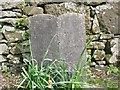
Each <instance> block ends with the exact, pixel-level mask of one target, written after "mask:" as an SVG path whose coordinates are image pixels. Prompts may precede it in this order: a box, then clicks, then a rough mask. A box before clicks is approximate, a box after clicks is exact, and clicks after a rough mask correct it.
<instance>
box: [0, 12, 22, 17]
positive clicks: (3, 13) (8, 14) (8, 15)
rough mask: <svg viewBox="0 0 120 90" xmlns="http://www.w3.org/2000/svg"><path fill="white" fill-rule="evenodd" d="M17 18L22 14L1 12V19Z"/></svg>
mask: <svg viewBox="0 0 120 90" xmlns="http://www.w3.org/2000/svg"><path fill="white" fill-rule="evenodd" d="M16 16H22V15H21V13H18V12H12V11H0V18H2V17H16Z"/></svg>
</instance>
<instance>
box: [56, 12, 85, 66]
mask: <svg viewBox="0 0 120 90" xmlns="http://www.w3.org/2000/svg"><path fill="white" fill-rule="evenodd" d="M85 32H86V31H85V22H84V15H83V14H75V13H70V14H63V15H61V16H59V17H58V37H59V38H58V39H59V42H60V43H59V49H60V55H61V57H62V58H63V59H65V62H66V63H68V65H69V66H70V67H71V66H73V65H75V64H77V62H78V60H79V58H80V54H81V53H82V50H83V48H84V46H85V42H86V34H85ZM84 61H85V58H84ZM84 61H83V63H85V62H84Z"/></svg>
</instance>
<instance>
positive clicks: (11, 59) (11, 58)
mask: <svg viewBox="0 0 120 90" xmlns="http://www.w3.org/2000/svg"><path fill="white" fill-rule="evenodd" d="M7 58H8V59H9V63H11V64H19V63H20V56H17V55H12V54H9V55H7Z"/></svg>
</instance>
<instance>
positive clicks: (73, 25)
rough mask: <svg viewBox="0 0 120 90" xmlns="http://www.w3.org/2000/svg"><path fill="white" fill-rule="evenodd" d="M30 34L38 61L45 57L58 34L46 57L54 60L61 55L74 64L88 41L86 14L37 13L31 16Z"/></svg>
mask: <svg viewBox="0 0 120 90" xmlns="http://www.w3.org/2000/svg"><path fill="white" fill-rule="evenodd" d="M30 34H31V45H32V52H33V56H34V58H36V59H37V60H38V62H40V60H41V59H42V58H43V56H44V54H45V51H46V50H47V47H48V46H49V43H50V41H51V39H52V38H53V37H54V35H57V36H56V37H55V38H54V40H53V41H52V43H51V45H50V47H49V50H48V51H49V52H48V55H47V57H46V58H51V59H53V60H54V59H56V58H59V57H61V58H62V59H65V62H66V63H67V64H68V65H69V66H73V65H75V64H76V63H77V62H78V60H79V56H80V54H81V52H82V50H83V47H84V45H85V42H86V38H85V37H86V35H85V23H84V15H83V14H75V13H71V14H64V15H61V16H59V17H55V16H53V15H36V16H34V17H31V18H30ZM84 59H85V58H84ZM85 61H86V60H83V63H85Z"/></svg>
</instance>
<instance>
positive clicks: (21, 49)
mask: <svg viewBox="0 0 120 90" xmlns="http://www.w3.org/2000/svg"><path fill="white" fill-rule="evenodd" d="M11 47H12V48H11V50H10V52H11V53H12V54H21V53H26V52H30V47H29V45H27V46H25V45H19V44H16V43H11Z"/></svg>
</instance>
